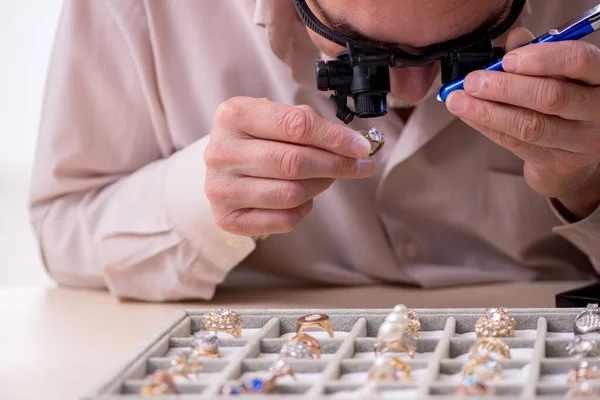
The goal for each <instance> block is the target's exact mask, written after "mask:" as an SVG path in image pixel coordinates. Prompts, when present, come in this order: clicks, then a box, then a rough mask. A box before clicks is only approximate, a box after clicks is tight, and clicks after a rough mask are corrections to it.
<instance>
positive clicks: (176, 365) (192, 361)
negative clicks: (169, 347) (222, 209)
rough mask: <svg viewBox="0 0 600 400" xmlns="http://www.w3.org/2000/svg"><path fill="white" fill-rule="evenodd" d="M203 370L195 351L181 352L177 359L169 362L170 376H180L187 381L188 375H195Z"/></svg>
mask: <svg viewBox="0 0 600 400" xmlns="http://www.w3.org/2000/svg"><path fill="white" fill-rule="evenodd" d="M202 368H204V365H203V364H202V363H201V362H200V359H199V355H198V353H196V352H195V351H182V352H181V353H179V358H176V359H175V360H172V361H171V368H169V373H170V374H171V375H172V376H181V377H183V378H185V379H188V380H189V377H188V375H189V374H197V373H198V371H200V370H201V369H202Z"/></svg>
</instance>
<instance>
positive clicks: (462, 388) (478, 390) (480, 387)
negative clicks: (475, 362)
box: [454, 375, 494, 396]
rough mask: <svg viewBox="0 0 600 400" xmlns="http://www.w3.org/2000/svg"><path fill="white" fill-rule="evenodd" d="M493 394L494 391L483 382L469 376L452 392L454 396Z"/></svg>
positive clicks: (480, 379) (476, 377)
mask: <svg viewBox="0 0 600 400" xmlns="http://www.w3.org/2000/svg"><path fill="white" fill-rule="evenodd" d="M493 394H494V390H493V389H492V388H491V387H489V386H488V385H487V384H486V383H485V381H484V380H483V379H482V378H480V377H478V376H476V375H469V376H467V377H466V378H465V379H463V381H462V382H461V383H460V385H459V386H458V387H457V388H456V390H455V391H454V395H456V396H464V395H485V396H491V395H493Z"/></svg>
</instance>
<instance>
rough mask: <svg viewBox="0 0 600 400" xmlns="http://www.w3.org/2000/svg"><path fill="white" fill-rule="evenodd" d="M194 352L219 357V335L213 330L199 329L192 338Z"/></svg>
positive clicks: (204, 355) (203, 355) (202, 355)
mask: <svg viewBox="0 0 600 400" xmlns="http://www.w3.org/2000/svg"><path fill="white" fill-rule="evenodd" d="M192 346H193V347H194V350H193V351H194V353H196V354H198V355H199V356H201V357H210V358H219V357H221V353H220V352H219V337H218V336H217V334H216V333H215V332H213V331H204V330H202V331H198V332H196V333H195V334H194V339H193V340H192Z"/></svg>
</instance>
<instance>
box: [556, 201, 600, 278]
mask: <svg viewBox="0 0 600 400" xmlns="http://www.w3.org/2000/svg"><path fill="white" fill-rule="evenodd" d="M548 202H549V204H550V208H551V209H552V211H553V212H554V214H555V215H556V217H557V218H558V219H559V221H561V222H562V224H563V225H561V226H557V227H555V228H553V232H554V233H556V234H558V235H561V236H562V237H564V238H565V239H567V240H568V241H569V242H571V243H572V244H573V245H574V246H576V247H577V248H578V249H579V250H581V251H582V252H584V253H585V254H586V255H587V256H588V257H589V258H590V261H591V262H592V264H593V265H594V267H595V268H596V271H598V272H599V273H600V206H598V208H596V210H594V212H592V213H591V214H590V215H588V216H587V217H586V218H584V219H582V220H579V221H576V222H571V221H569V219H568V217H567V216H565V215H563V214H562V212H561V210H560V207H559V206H557V204H556V203H555V200H552V199H548Z"/></svg>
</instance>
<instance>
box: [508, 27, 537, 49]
mask: <svg viewBox="0 0 600 400" xmlns="http://www.w3.org/2000/svg"><path fill="white" fill-rule="evenodd" d="M533 39H535V36H533V33H531V32H530V31H529V29H527V28H515V29H513V30H512V31H510V33H509V34H508V37H507V38H506V45H505V47H506V52H507V53H508V52H509V51H512V50H514V49H516V48H517V47H521V46H524V45H526V44H527V43H529V42H531V41H532V40H533Z"/></svg>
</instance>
